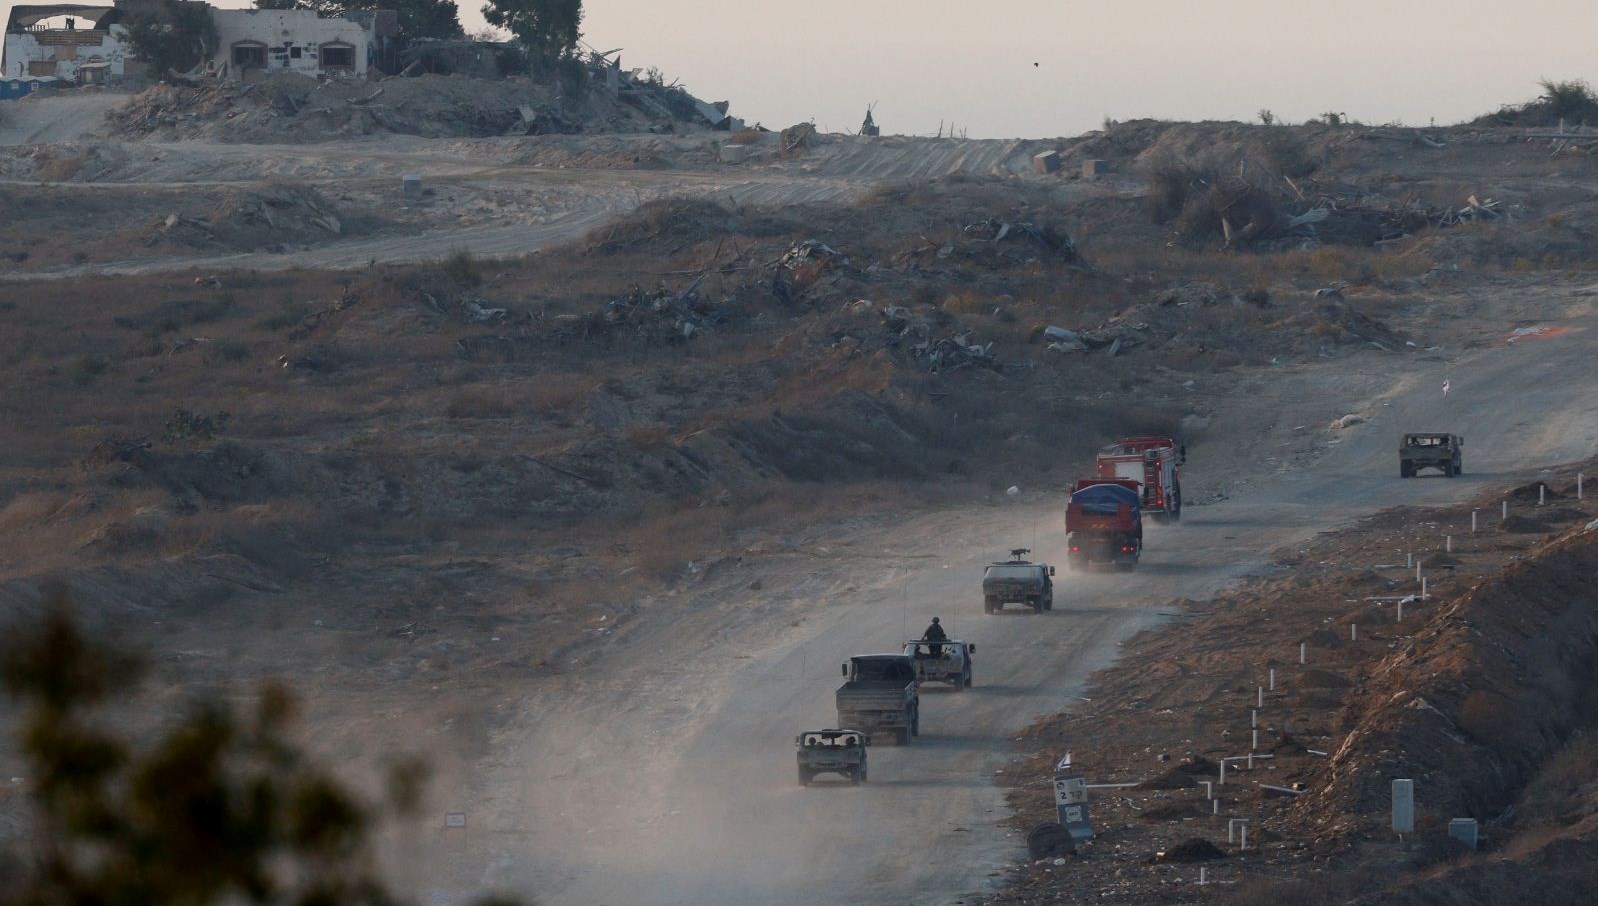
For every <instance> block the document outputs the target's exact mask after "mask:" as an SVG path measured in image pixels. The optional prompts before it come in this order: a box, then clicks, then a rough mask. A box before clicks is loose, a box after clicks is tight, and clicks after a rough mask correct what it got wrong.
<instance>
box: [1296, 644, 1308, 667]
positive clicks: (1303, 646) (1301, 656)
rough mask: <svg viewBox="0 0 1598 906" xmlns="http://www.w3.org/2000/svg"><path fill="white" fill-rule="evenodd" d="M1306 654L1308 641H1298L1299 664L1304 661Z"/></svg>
mask: <svg viewBox="0 0 1598 906" xmlns="http://www.w3.org/2000/svg"><path fill="white" fill-rule="evenodd" d="M1308 654H1309V643H1308V642H1299V643H1298V662H1299V663H1300V664H1303V663H1306V661H1305V660H1304V658H1305V657H1306V656H1307V655H1308Z"/></svg>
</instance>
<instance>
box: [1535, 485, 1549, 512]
mask: <svg viewBox="0 0 1598 906" xmlns="http://www.w3.org/2000/svg"><path fill="white" fill-rule="evenodd" d="M1547 493H1548V486H1547V485H1545V484H1543V483H1542V482H1538V483H1537V505H1538V506H1542V505H1543V502H1544V501H1546V500H1547V499H1548V498H1547Z"/></svg>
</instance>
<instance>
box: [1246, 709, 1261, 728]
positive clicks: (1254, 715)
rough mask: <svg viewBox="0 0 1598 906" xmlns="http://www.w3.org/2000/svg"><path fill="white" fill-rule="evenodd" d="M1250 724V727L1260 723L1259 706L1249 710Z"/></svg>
mask: <svg viewBox="0 0 1598 906" xmlns="http://www.w3.org/2000/svg"><path fill="white" fill-rule="evenodd" d="M1248 725H1249V726H1250V727H1257V726H1259V725H1260V711H1259V709H1258V708H1250V709H1249V711H1248Z"/></svg>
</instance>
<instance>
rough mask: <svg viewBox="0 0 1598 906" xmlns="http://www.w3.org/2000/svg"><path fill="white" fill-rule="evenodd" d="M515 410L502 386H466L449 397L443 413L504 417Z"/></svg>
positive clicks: (469, 416) (448, 414) (462, 415)
mask: <svg viewBox="0 0 1598 906" xmlns="http://www.w3.org/2000/svg"><path fill="white" fill-rule="evenodd" d="M515 412H516V406H515V404H514V403H512V401H511V398H510V396H509V394H507V393H506V392H505V389H504V388H503V387H484V386H475V387H467V388H466V389H464V390H461V391H459V392H457V393H456V394H455V395H454V396H453V397H451V398H450V401H449V405H448V406H446V407H445V409H444V414H445V415H447V416H449V417H450V418H506V417H509V416H510V415H513V414H514V413H515Z"/></svg>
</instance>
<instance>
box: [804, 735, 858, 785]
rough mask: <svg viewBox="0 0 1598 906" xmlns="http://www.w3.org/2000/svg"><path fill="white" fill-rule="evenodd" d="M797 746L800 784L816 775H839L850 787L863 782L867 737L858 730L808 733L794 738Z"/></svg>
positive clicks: (807, 781) (805, 782)
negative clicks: (845, 778) (845, 779)
mask: <svg viewBox="0 0 1598 906" xmlns="http://www.w3.org/2000/svg"><path fill="white" fill-rule="evenodd" d="M793 742H794V745H796V746H798V747H799V785H800V786H809V785H810V781H811V780H814V779H815V777H816V775H817V774H842V775H843V776H844V777H847V778H848V779H849V784H850V785H851V786H859V785H860V784H862V783H864V782H865V780H866V735H865V734H864V733H861V732H860V731H859V730H807V731H805V732H803V733H800V734H799V735H798V736H795V737H794V740H793Z"/></svg>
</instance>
